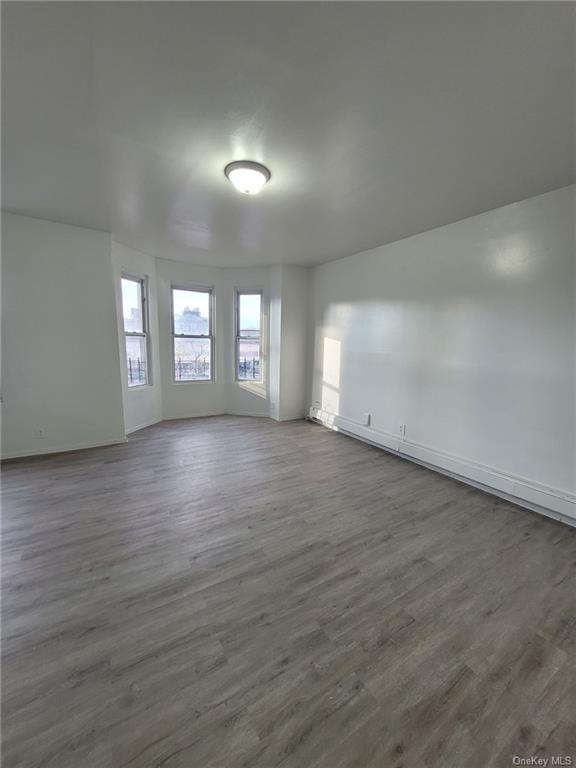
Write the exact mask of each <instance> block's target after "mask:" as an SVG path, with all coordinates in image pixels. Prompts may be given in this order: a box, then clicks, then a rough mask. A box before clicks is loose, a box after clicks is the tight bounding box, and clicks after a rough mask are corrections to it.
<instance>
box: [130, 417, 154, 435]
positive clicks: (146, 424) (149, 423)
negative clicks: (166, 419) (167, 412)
mask: <svg viewBox="0 0 576 768" xmlns="http://www.w3.org/2000/svg"><path fill="white" fill-rule="evenodd" d="M161 421H162V419H161V418H159V419H150V420H149V421H144V422H142V424H138V426H137V427H131V428H130V429H127V430H126V434H127V435H132V434H133V433H134V432H138V431H139V430H140V429H146V427H152V426H154V424H159V423H160V422H161Z"/></svg>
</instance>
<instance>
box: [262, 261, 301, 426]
mask: <svg viewBox="0 0 576 768" xmlns="http://www.w3.org/2000/svg"><path fill="white" fill-rule="evenodd" d="M310 279H311V270H310V269H308V268H306V267H296V266H284V265H283V266H278V267H273V268H272V274H271V281H270V285H271V288H270V292H271V298H270V369H271V375H270V401H271V402H270V415H271V416H272V417H273V418H274V419H276V420H277V421H290V420H291V419H301V418H303V416H304V414H305V411H306V397H307V389H308V382H307V370H308V369H307V362H308V354H307V353H308V334H309V323H308V315H309V286H310Z"/></svg>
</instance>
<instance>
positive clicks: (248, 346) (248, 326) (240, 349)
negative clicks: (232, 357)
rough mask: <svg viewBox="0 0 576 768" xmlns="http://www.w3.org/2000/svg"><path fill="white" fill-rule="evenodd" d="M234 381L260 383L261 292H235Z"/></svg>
mask: <svg viewBox="0 0 576 768" xmlns="http://www.w3.org/2000/svg"><path fill="white" fill-rule="evenodd" d="M236 379H237V381H262V292H261V291H237V292H236Z"/></svg>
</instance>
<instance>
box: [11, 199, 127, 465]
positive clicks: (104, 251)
mask: <svg viewBox="0 0 576 768" xmlns="http://www.w3.org/2000/svg"><path fill="white" fill-rule="evenodd" d="M110 248H111V244H110V236H109V235H108V234H105V233H103V232H97V231H94V230H88V229H81V228H79V227H70V226H66V225H63V224H56V223H53V222H48V221H42V220H40V219H33V218H28V217H26V216H16V215H13V214H8V213H3V215H2V261H3V263H2V271H3V285H2V294H3V297H2V298H3V302H2V303H3V307H2V309H3V323H2V334H3V343H2V373H3V383H2V395H3V399H4V403H3V406H2V409H3V424H2V427H3V430H2V432H3V440H2V456H3V457H10V456H23V455H32V454H36V453H50V452H52V451H62V450H71V449H75V448H82V447H87V446H91V445H101V444H105V443H112V442H119V441H122V440H124V427H123V417H122V389H121V383H120V376H119V371H120V368H119V366H120V356H119V349H118V334H117V328H116V315H115V299H114V286H113V281H112V267H111V256H110ZM41 434H43V437H40V436H39V435H41Z"/></svg>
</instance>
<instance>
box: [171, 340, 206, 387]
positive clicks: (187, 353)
mask: <svg viewBox="0 0 576 768" xmlns="http://www.w3.org/2000/svg"><path fill="white" fill-rule="evenodd" d="M211 344H212V341H211V339H174V380H175V381H209V380H210V379H211V378H212V371H211V368H210V346H211Z"/></svg>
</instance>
